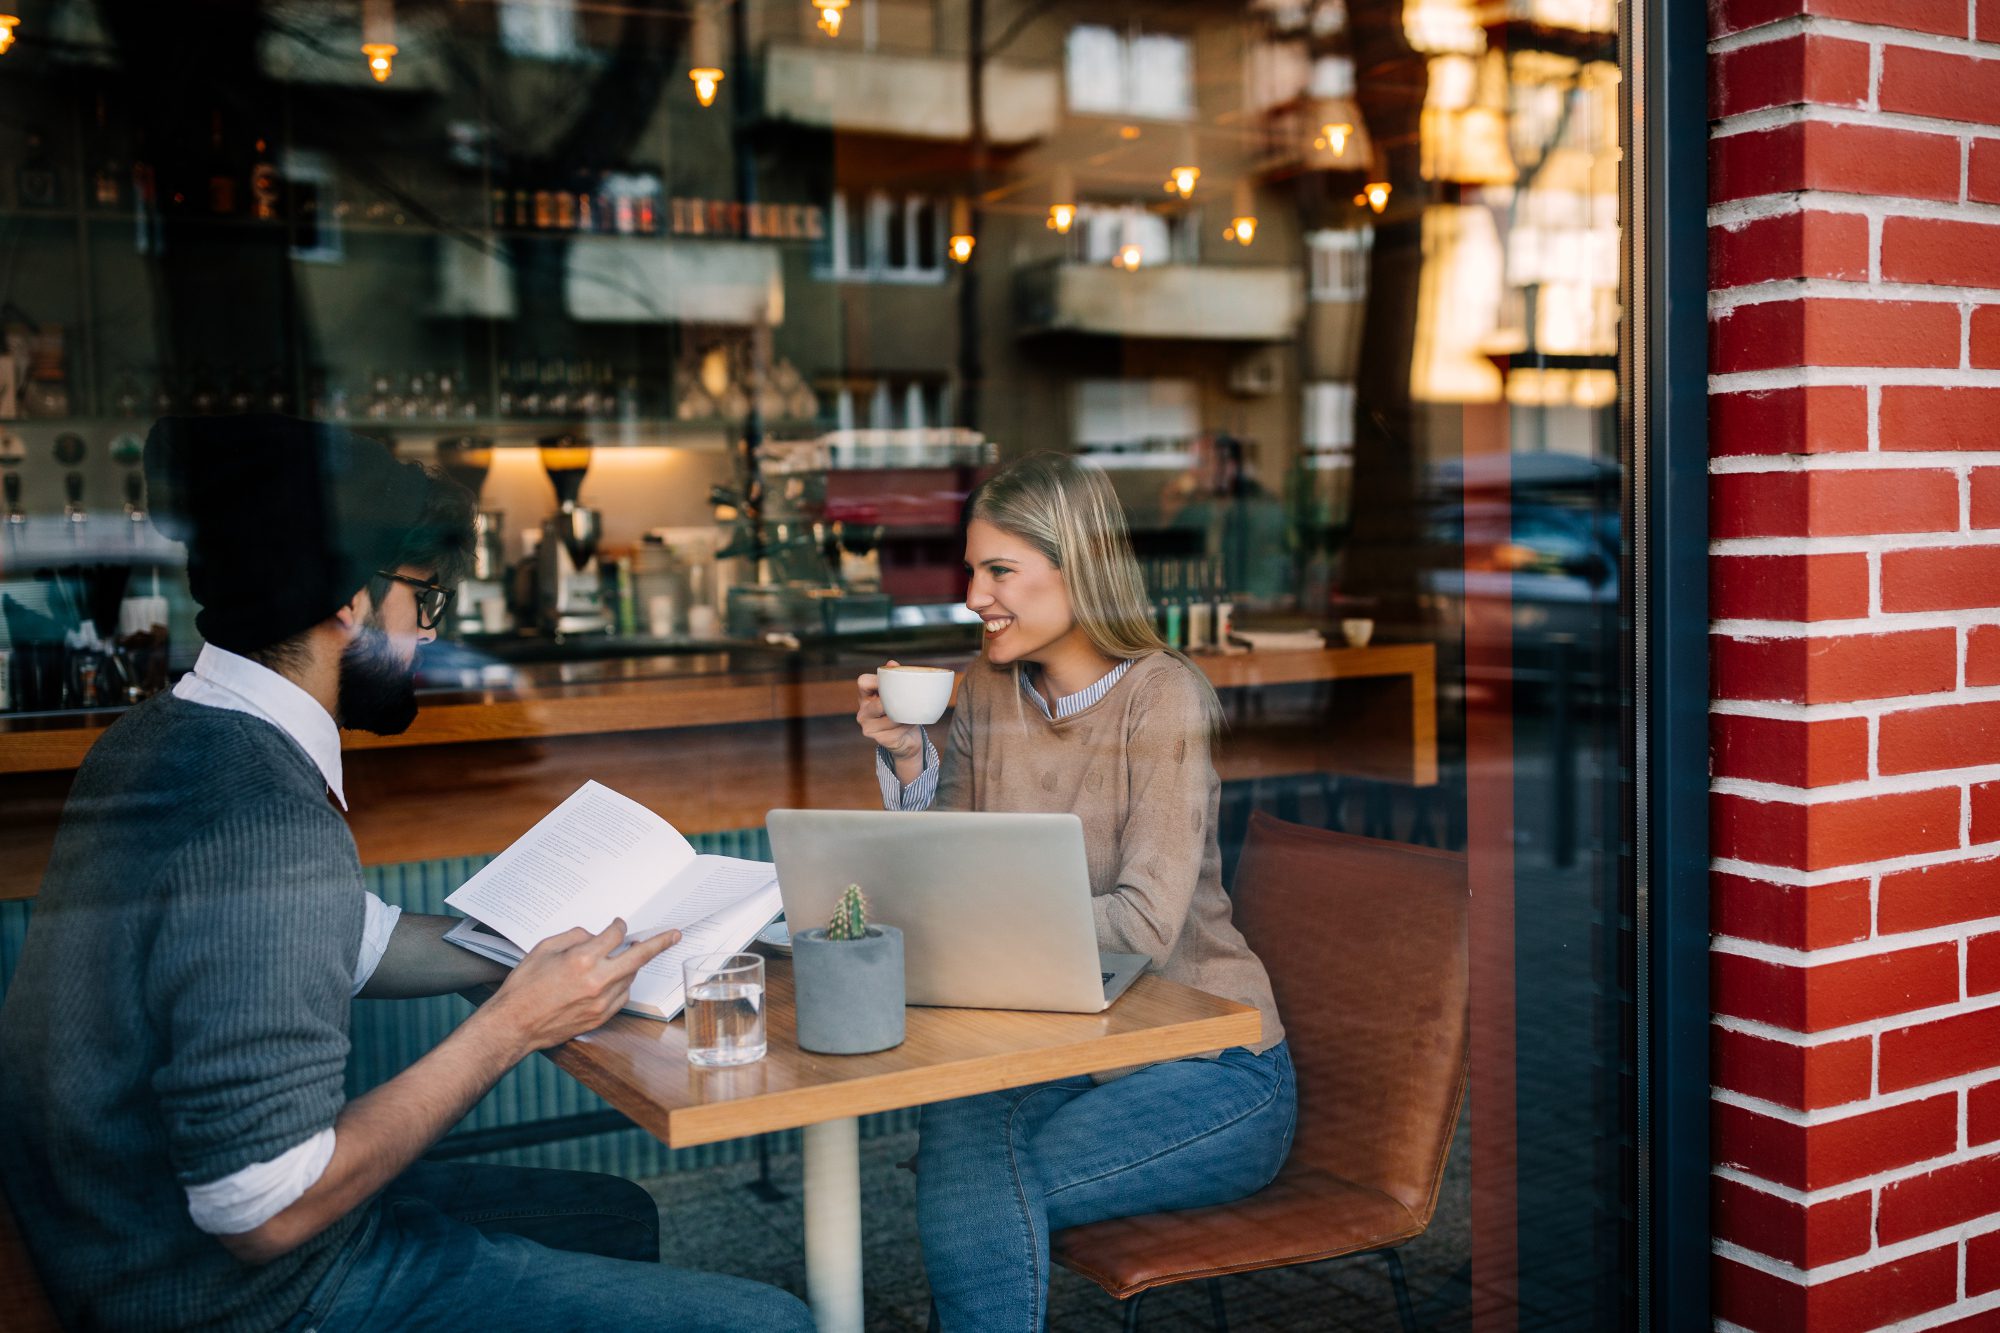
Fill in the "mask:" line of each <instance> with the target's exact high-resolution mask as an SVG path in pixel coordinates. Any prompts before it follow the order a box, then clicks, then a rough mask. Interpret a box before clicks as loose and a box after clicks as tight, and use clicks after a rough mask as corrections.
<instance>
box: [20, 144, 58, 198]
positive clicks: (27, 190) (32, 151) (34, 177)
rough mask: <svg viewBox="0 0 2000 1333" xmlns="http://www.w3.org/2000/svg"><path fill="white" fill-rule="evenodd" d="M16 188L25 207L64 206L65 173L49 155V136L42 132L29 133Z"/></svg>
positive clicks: (24, 146)
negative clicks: (63, 186)
mask: <svg viewBox="0 0 2000 1333" xmlns="http://www.w3.org/2000/svg"><path fill="white" fill-rule="evenodd" d="M14 183H15V188H16V190H17V191H18V198H19V201H20V204H21V207H23V208H59V207H61V206H62V202H63V198H62V174H61V173H60V172H58V171H57V170H56V163H55V158H54V157H53V156H51V155H50V153H49V144H48V136H47V135H46V134H45V133H43V131H41V130H39V129H31V130H29V131H28V132H27V136H26V142H25V144H24V145H23V152H22V154H21V165H20V167H19V168H17V169H16V170H15V173H14Z"/></svg>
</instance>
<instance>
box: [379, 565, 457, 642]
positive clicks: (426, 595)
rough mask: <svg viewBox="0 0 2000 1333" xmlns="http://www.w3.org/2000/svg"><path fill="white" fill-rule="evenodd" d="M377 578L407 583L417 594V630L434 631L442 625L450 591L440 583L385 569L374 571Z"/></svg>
mask: <svg viewBox="0 0 2000 1333" xmlns="http://www.w3.org/2000/svg"><path fill="white" fill-rule="evenodd" d="M375 573H376V575H377V577H380V578H385V579H388V580H389V581H391V582H392V583H407V584H409V585H410V587H412V588H414V589H416V593H417V628H418V629H436V628H437V627H438V626H439V625H442V624H443V623H444V613H445V611H446V609H447V608H449V607H450V606H451V599H452V590H451V589H450V588H447V587H445V586H444V585H443V584H441V583H431V582H429V581H428V580H425V579H420V578H413V577H412V576H410V575H408V574H391V573H390V572H389V571H388V570H386V569H378V570H376V571H375Z"/></svg>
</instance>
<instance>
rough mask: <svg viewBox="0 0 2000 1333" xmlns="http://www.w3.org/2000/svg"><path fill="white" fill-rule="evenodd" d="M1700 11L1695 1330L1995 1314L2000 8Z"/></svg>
mask: <svg viewBox="0 0 2000 1333" xmlns="http://www.w3.org/2000/svg"><path fill="white" fill-rule="evenodd" d="M1709 15H1710V32H1711V36H1712V43H1711V47H1710V50H1711V64H1710V75H1711V78H1710V100H1711V115H1712V116H1714V117H1715V118H1716V119H1715V124H1714V130H1713V141H1712V144H1711V156H1710V161H1711V168H1712V169H1711V174H1710V183H1709V192H1710V193H1709V198H1710V204H1711V207H1710V214H1709V221H1710V229H1709V254H1710V269H1711V286H1712V287H1713V289H1714V290H1713V292H1712V294H1711V297H1710V335H1711V353H1710V358H1711V365H1710V370H1711V374H1712V379H1711V393H1712V398H1711V408H1712V416H1711V424H1712V434H1711V450H1710V454H1711V461H1710V473H1711V483H1710V501H1711V516H1712V537H1713V541H1714V546H1713V559H1712V564H1711V569H1712V578H1713V598H1712V605H1713V608H1714V609H1713V614H1714V615H1715V616H1716V621H1715V624H1714V629H1713V639H1712V644H1713V648H1714V698H1715V703H1714V711H1713V738H1712V739H1713V744H1712V775H1713V792H1714V795H1713V797H1712V799H1711V813H1712V820H1713V835H1714V854H1715V857H1716V860H1715V873H1714V876H1713V883H1712V905H1713V926H1714V931H1715V938H1714V943H1713V959H1712V961H1713V978H1714V989H1713V1008H1714V1011H1715V1020H1714V1027H1713V1038H1714V1067H1713V1078H1714V1093H1713V1107H1714V1158H1715V1172H1714V1227H1715V1261H1714V1262H1715V1287H1714V1292H1715V1295H1714V1305H1715V1316H1716V1319H1717V1320H1718V1322H1719V1323H1721V1324H1723V1325H1734V1326H1740V1327H1744V1328H1751V1329H1757V1330H1768V1329H1802V1328H1806V1327H1811V1328H1812V1329H1814V1330H1828V1331H1829V1333H1832V1331H1834V1330H1841V1329H1863V1328H1875V1327H1879V1326H1883V1325H1898V1326H1907V1327H1911V1328H1931V1327H1951V1328H1955V1329H1956V1328H1961V1327H1964V1328H1970V1327H1974V1326H1977V1327H1980V1328H1995V1327H2000V0H1710V4H1709ZM1961 1321H1967V1322H1963V1323H1961Z"/></svg>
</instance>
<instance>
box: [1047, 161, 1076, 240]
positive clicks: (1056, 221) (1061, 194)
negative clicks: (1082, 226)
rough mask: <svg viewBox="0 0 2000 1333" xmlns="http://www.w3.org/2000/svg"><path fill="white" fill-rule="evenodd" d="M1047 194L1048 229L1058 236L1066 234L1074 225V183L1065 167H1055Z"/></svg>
mask: <svg viewBox="0 0 2000 1333" xmlns="http://www.w3.org/2000/svg"><path fill="white" fill-rule="evenodd" d="M1049 195H1050V198H1049V230H1050V231H1052V232H1054V233H1055V234H1056V235H1058V236H1067V235H1069V229H1070V228H1071V227H1073V226H1075V225H1076V183H1075V182H1074V181H1072V180H1071V179H1070V174H1069V171H1068V169H1067V168H1064V167H1057V168H1056V177H1055V181H1054V184H1053V188H1051V190H1050V191H1049Z"/></svg>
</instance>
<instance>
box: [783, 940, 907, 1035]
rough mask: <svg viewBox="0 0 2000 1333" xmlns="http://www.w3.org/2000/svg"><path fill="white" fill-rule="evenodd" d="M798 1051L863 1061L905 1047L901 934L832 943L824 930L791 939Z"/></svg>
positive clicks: (833, 941) (834, 941)
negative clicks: (870, 1055) (861, 1057)
mask: <svg viewBox="0 0 2000 1333" xmlns="http://www.w3.org/2000/svg"><path fill="white" fill-rule="evenodd" d="M792 985H793V988H794V991H795V993H796V995H797V997H798V1000H797V1008H798V1016H799V1049H800V1050H802V1051H813V1052H816V1053H818V1054H820V1055H865V1054H867V1053H868V1052H870V1051H886V1050H888V1049H889V1048H890V1047H891V1046H900V1045H902V1042H903V932H902V931H900V930H897V929H896V928H895V927H894V926H870V927H868V935H867V937H866V938H865V939H858V940H830V939H828V938H827V937H826V929H825V928H824V927H820V928H817V929H814V930H804V931H800V932H799V933H798V934H796V935H794V936H792Z"/></svg>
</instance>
